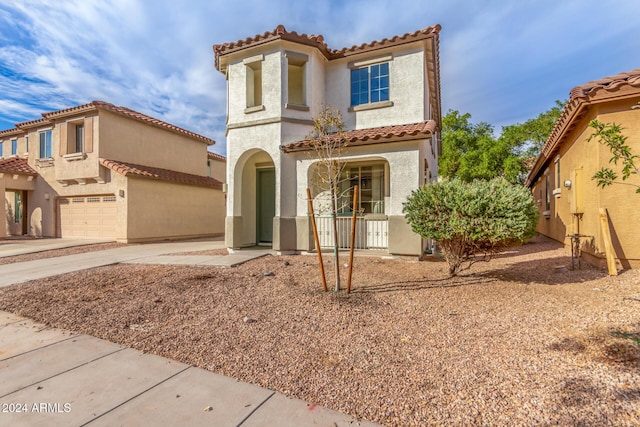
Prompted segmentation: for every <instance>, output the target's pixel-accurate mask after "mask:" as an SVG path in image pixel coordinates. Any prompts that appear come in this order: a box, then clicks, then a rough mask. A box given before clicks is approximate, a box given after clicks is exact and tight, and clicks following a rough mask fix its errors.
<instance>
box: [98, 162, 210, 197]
mask: <svg viewBox="0 0 640 427" xmlns="http://www.w3.org/2000/svg"><path fill="white" fill-rule="evenodd" d="M100 164H101V165H103V166H105V167H107V168H109V169H111V170H112V171H115V172H118V173H119V174H121V175H123V176H136V177H140V178H148V179H157V180H161V181H170V182H176V183H178V184H186V185H197V186H201V187H212V188H217V189H222V182H220V181H218V180H217V179H214V178H211V177H208V176H201V175H193V174H190V173H184V172H177V171H172V170H169V169H162V168H154V167H151V166H144V165H136V164H133V163H126V162H120V161H116V160H108V159H102V158H101V159H100Z"/></svg>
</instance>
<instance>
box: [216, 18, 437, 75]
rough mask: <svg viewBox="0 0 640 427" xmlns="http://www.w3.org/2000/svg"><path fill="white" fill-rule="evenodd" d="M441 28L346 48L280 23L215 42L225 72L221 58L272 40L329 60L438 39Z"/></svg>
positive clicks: (218, 66) (217, 65)
mask: <svg viewBox="0 0 640 427" xmlns="http://www.w3.org/2000/svg"><path fill="white" fill-rule="evenodd" d="M441 29H442V27H441V26H440V25H439V24H436V25H432V26H430V27H426V28H423V29H421V30H418V31H414V32H413V33H406V34H404V35H402V36H394V37H392V38H391V39H387V38H384V39H382V40H380V41H372V42H370V43H363V44H361V45H359V46H351V47H345V48H343V49H333V50H331V49H329V47H328V46H327V44H326V43H325V42H324V36H322V35H315V34H313V35H310V36H309V35H307V34H304V33H303V34H298V33H297V32H295V31H287V29H286V28H285V27H284V25H282V24H281V25H278V26H277V27H276V29H274V30H273V31H270V32H269V31H267V32H265V33H264V34H256V35H255V36H253V37H247V38H246V39H244V40H238V41H236V42H230V43H222V44H215V45H213V52H214V54H215V61H216V62H215V66H216V69H217V70H218V71H221V70H220V57H222V56H225V55H229V54H231V53H234V52H239V51H241V50H244V49H248V48H251V47H255V46H260V45H262V44H266V43H270V42H272V41H275V40H286V41H290V42H293V43H298V44H302V45H305V46H311V47H315V48H316V49H318V50H319V51H320V53H322V55H324V57H325V58H327V59H328V60H333V59H339V58H345V57H347V56H351V55H356V54H360V53H364V52H369V51H375V50H379V49H384V48H387V47H391V46H398V45H401V44H407V43H412V42H414V41H417V40H425V39H428V38H436V39H437V38H438V34H439V33H440V30H441Z"/></svg>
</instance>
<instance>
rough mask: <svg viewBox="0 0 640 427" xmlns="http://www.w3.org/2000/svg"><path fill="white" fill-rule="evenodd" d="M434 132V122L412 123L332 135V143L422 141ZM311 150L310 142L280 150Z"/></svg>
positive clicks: (286, 146)
mask: <svg viewBox="0 0 640 427" xmlns="http://www.w3.org/2000/svg"><path fill="white" fill-rule="evenodd" d="M435 131H436V122H435V121H434V120H427V121H424V122H420V123H412V124H405V125H395V126H382V127H377V128H368V129H355V130H349V131H344V132H342V133H339V134H338V133H336V134H334V137H333V141H336V140H337V138H339V139H341V140H342V141H344V142H345V143H346V145H348V146H355V145H371V144H380V143H385V142H395V141H399V140H411V139H422V138H427V137H430V136H431V135H433V134H434V132H435ZM311 149H312V145H311V140H309V139H305V140H303V141H298V142H293V143H290V144H287V145H283V146H282V147H281V150H282V151H283V152H285V153H290V152H293V151H308V150H311Z"/></svg>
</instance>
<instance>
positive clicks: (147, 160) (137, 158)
mask: <svg viewBox="0 0 640 427" xmlns="http://www.w3.org/2000/svg"><path fill="white" fill-rule="evenodd" d="M97 133H98V134H99V149H98V154H99V156H100V157H102V158H105V159H110V160H120V161H123V162H128V163H135V164H142V165H146V166H153V167H157V168H163V169H170V170H174V171H178V172H185V173H190V174H194V175H202V176H206V175H207V144H205V143H204V142H201V141H196V140H193V139H191V138H189V137H188V136H185V135H181V134H179V133H175V132H170V131H167V130H164V129H162V128H159V127H156V126H151V125H149V124H145V123H143V122H139V121H137V120H131V119H128V118H126V117H123V116H120V115H118V114H114V113H111V112H109V111H104V110H101V111H100V117H99V128H98V132H97Z"/></svg>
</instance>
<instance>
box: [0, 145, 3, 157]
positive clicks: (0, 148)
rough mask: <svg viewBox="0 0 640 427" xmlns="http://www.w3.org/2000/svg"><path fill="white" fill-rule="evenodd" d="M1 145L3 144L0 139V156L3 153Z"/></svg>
mask: <svg viewBox="0 0 640 427" xmlns="http://www.w3.org/2000/svg"><path fill="white" fill-rule="evenodd" d="M2 146H3V144H2V141H0V157H2V156H3V154H2Z"/></svg>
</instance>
